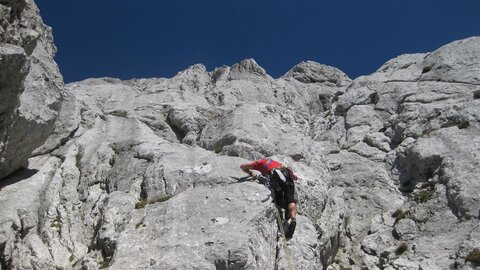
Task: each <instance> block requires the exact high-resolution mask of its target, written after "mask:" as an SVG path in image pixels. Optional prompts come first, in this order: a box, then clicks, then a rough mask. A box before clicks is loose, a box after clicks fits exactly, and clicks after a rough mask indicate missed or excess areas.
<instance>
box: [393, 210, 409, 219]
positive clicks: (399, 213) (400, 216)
mask: <svg viewBox="0 0 480 270" xmlns="http://www.w3.org/2000/svg"><path fill="white" fill-rule="evenodd" d="M409 213H410V212H409V211H408V210H407V211H403V210H402V209H397V210H395V212H393V214H392V217H393V218H395V222H398V221H399V220H400V219H404V218H406V217H407V216H408V214H409Z"/></svg>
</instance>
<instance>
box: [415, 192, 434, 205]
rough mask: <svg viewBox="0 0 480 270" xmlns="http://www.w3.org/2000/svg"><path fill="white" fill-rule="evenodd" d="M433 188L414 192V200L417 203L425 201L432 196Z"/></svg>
mask: <svg viewBox="0 0 480 270" xmlns="http://www.w3.org/2000/svg"><path fill="white" fill-rule="evenodd" d="M434 192H435V191H433V190H422V191H420V192H419V193H417V194H415V197H414V199H413V200H414V201H416V202H417V203H426V202H428V201H429V200H430V199H432V197H433V193H434Z"/></svg>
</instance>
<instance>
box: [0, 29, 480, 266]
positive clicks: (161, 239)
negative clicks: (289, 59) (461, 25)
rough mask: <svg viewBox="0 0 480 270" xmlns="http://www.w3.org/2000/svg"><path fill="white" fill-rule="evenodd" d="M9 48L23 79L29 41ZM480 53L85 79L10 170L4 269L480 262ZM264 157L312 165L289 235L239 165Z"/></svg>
mask: <svg viewBox="0 0 480 270" xmlns="http://www.w3.org/2000/svg"><path fill="white" fill-rule="evenodd" d="M0 52H1V53H2V55H4V57H3V56H2V61H4V60H3V59H10V60H8V61H10V62H9V63H11V65H10V67H9V70H10V72H11V73H12V74H15V76H13V75H12V77H11V78H12V80H11V81H9V84H8V87H10V88H12V89H13V88H15V87H17V86H18V85H21V81H22V80H23V79H24V77H28V74H27V73H28V72H27V68H26V67H25V65H26V63H27V62H28V57H29V56H28V52H26V51H25V50H24V49H22V48H20V47H18V46H14V45H11V46H10V45H8V46H4V47H2V48H1V50H0ZM479 58H480V38H477V37H473V38H469V39H466V40H462V41H457V42H453V43H451V44H448V45H446V46H444V47H442V48H440V49H438V50H437V51H435V52H433V53H428V54H413V55H402V56H399V57H397V58H395V59H392V60H390V61H388V62H387V63H386V64H385V65H383V66H382V67H380V69H379V70H378V71H377V72H375V73H373V74H371V75H369V76H364V77H360V78H357V79H355V80H353V81H352V80H351V79H349V78H348V77H347V76H346V75H345V74H344V73H343V72H341V71H340V70H338V69H336V68H333V67H329V66H325V65H321V64H318V63H315V62H311V61H308V62H303V63H300V64H299V65H297V66H295V67H293V68H292V70H290V71H289V72H287V73H286V74H285V75H284V76H282V77H280V78H277V79H274V78H272V77H270V76H269V75H268V74H267V72H266V71H265V70H264V69H263V68H262V67H260V66H259V65H258V64H257V63H256V62H255V61H254V60H253V59H247V60H244V61H242V62H240V63H238V64H235V65H233V66H232V67H227V66H224V67H220V68H217V69H215V70H214V71H207V70H206V68H205V67H204V66H202V65H194V66H192V67H190V68H189V69H187V70H185V71H181V72H179V73H178V74H177V76H175V77H173V78H169V79H166V78H151V79H136V80H129V81H121V80H118V79H112V78H98V79H88V80H85V81H81V82H75V83H70V84H68V85H67V86H66V90H65V93H64V94H63V95H62V96H63V98H62V100H63V101H62V102H61V103H60V104H58V108H59V118H58V120H57V121H56V122H55V129H54V131H50V132H51V133H52V134H51V136H50V137H49V138H48V139H47V141H46V142H45V143H44V144H43V145H42V146H41V147H39V148H37V150H36V151H35V153H34V154H35V157H32V158H31V159H30V162H29V167H28V168H27V169H25V170H21V171H19V172H17V173H15V174H13V175H11V176H9V177H7V178H4V179H2V182H1V185H2V186H1V190H0V202H1V205H2V207H1V209H0V251H1V256H0V262H1V269H100V268H107V267H110V268H111V269H454V268H456V269H476V268H477V267H478V265H479V263H480V262H479V257H480V255H479V253H480V229H479V228H480V226H479V216H480V193H479V192H478V190H480V178H479V175H480V171H479V169H478V168H479V164H478V163H479V160H480V159H479V156H480V130H479V129H480V125H479V117H480V85H479V82H478V74H479V73H478V67H479V65H480V59H479ZM5 61H7V60H5ZM4 63H6V62H1V63H0V65H3V64H4ZM1 67H3V66H1ZM8 78H10V77H8ZM8 98H10V99H12V100H15V99H18V96H15V94H14V95H13V96H9V97H8ZM0 105H1V107H0V108H2V109H3V108H9V106H11V105H10V103H8V104H7V103H2V104H0ZM10 109H12V108H10ZM12 110H13V109H12ZM267 156H268V157H272V158H275V159H277V160H280V161H282V162H284V163H286V164H288V165H290V166H291V167H292V168H293V169H294V171H295V172H296V173H297V174H298V176H299V180H298V182H297V183H296V188H297V193H298V197H299V217H298V224H297V230H296V232H295V234H294V236H293V238H292V239H291V240H289V241H286V240H285V239H284V238H283V237H282V235H281V227H283V224H280V225H279V224H278V222H277V218H278V216H277V214H279V213H277V210H276V207H275V205H274V203H273V202H272V198H271V196H270V191H269V189H268V188H267V187H266V186H265V185H263V183H260V182H252V181H249V180H247V179H244V178H242V177H244V176H245V175H244V174H243V173H242V172H241V170H240V169H239V165H240V164H241V163H244V162H247V161H249V160H252V159H257V158H262V157H267Z"/></svg>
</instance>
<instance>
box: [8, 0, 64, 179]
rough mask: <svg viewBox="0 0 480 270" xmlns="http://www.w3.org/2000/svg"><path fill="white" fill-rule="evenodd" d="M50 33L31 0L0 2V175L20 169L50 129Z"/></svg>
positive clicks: (57, 89) (55, 98)
mask: <svg viewBox="0 0 480 270" xmlns="http://www.w3.org/2000/svg"><path fill="white" fill-rule="evenodd" d="M51 32H52V29H51V28H50V27H48V26H46V25H44V24H43V22H42V19H41V18H40V15H39V11H38V9H37V7H36V5H35V4H34V3H33V1H31V0H5V1H1V2H0V95H1V97H2V101H1V104H0V178H3V177H5V176H7V175H9V174H11V173H12V172H14V171H15V170H17V169H19V168H23V167H26V166H27V160H28V158H29V157H30V156H31V154H32V152H33V151H34V149H35V148H37V147H39V146H40V145H42V144H43V143H44V142H45V140H46V139H47V137H48V136H49V135H50V134H51V133H52V131H53V129H54V127H55V120H56V118H57V115H58V111H59V110H60V106H61V105H60V101H61V90H62V88H63V79H62V76H61V75H60V72H59V70H58V67H57V64H56V63H55V62H54V60H53V56H54V54H55V51H56V47H55V45H54V44H53V38H52V33H51Z"/></svg>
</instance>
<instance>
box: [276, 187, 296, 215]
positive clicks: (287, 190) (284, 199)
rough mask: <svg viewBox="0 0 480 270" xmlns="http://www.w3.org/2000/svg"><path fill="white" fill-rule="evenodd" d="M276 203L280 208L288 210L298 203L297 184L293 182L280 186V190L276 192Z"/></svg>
mask: <svg viewBox="0 0 480 270" xmlns="http://www.w3.org/2000/svg"><path fill="white" fill-rule="evenodd" d="M275 202H276V203H277V205H278V206H280V207H282V208H285V209H287V208H288V205H289V204H291V203H297V196H296V193H295V184H294V183H293V182H291V183H289V182H287V183H285V184H283V183H282V184H280V190H276V191H275Z"/></svg>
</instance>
